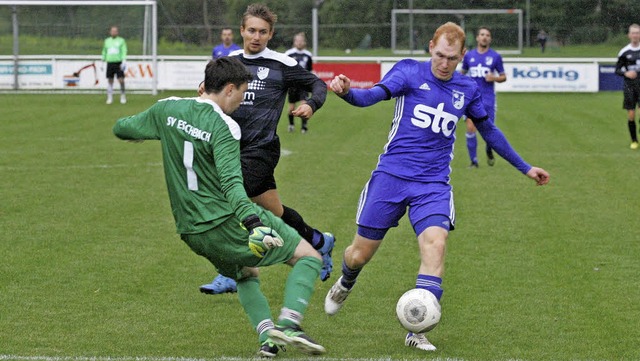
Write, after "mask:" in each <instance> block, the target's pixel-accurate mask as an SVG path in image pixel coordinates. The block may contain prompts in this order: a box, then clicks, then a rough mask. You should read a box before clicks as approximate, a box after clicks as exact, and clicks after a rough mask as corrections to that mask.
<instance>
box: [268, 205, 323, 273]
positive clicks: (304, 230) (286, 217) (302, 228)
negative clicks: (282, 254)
mask: <svg viewBox="0 0 640 361" xmlns="http://www.w3.org/2000/svg"><path fill="white" fill-rule="evenodd" d="M282 207H283V208H284V212H283V213H282V217H280V218H282V220H283V221H284V223H286V224H288V225H289V226H291V227H293V229H295V230H296V231H298V233H299V234H300V235H301V236H302V238H304V239H306V240H307V241H308V242H309V243H310V244H311V246H313V248H315V249H316V250H317V251H318V252H319V253H320V255H321V256H322V270H321V271H320V279H321V280H322V281H323V282H324V281H326V280H328V279H329V277H330V276H331V271H332V270H333V260H332V259H331V252H332V251H333V246H334V244H335V242H336V239H335V237H334V236H333V234H331V233H329V232H325V233H321V232H320V231H318V230H317V229H315V228H313V227H311V226H309V225H308V224H307V223H306V222H305V221H304V219H302V216H301V215H300V214H299V213H298V212H297V211H296V210H295V209H293V208H290V207H287V206H285V205H282Z"/></svg>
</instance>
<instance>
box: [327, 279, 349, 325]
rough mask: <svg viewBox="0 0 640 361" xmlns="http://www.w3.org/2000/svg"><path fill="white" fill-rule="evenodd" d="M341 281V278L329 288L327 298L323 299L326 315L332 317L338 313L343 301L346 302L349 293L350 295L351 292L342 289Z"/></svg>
mask: <svg viewBox="0 0 640 361" xmlns="http://www.w3.org/2000/svg"><path fill="white" fill-rule="evenodd" d="M341 281H342V276H340V278H338V280H337V281H336V283H334V284H333V286H331V289H330V290H329V293H327V297H325V298H324V312H325V313H326V314H327V315H331V316H333V315H335V314H336V313H338V311H340V308H341V307H342V304H343V303H344V300H346V299H347V296H349V293H351V290H350V289H347V288H346V287H344V286H343V285H342V282H341Z"/></svg>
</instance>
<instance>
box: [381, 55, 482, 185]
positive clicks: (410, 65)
mask: <svg viewBox="0 0 640 361" xmlns="http://www.w3.org/2000/svg"><path fill="white" fill-rule="evenodd" d="M376 86H379V87H382V88H383V89H385V91H386V92H387V98H397V99H396V107H395V114H394V118H393V123H392V126H391V131H390V133H389V141H388V143H387V144H386V145H385V147H384V152H383V153H382V154H381V155H380V159H379V162H378V170H380V171H383V172H385V173H389V174H392V175H395V176H397V177H400V178H403V179H408V180H414V181H427V182H430V181H441V182H448V181H449V173H451V169H450V167H449V164H450V163H451V159H453V143H454V141H455V130H456V123H457V122H458V120H459V119H460V118H461V117H462V116H463V115H466V116H468V117H470V118H472V119H476V120H483V119H486V117H487V112H486V111H485V107H484V105H483V104H482V99H481V97H480V91H479V90H478V86H477V85H476V83H475V82H474V81H473V80H472V79H470V78H469V77H467V76H464V75H462V74H460V73H457V72H455V73H454V74H453V77H452V78H451V79H449V80H447V81H443V80H440V79H438V78H436V77H435V76H434V75H433V74H432V72H431V62H430V61H427V62H418V61H415V60H411V59H406V60H402V61H400V62H398V63H397V64H396V65H394V67H393V68H392V69H391V70H390V71H389V72H388V73H387V74H386V75H385V76H384V78H383V79H382V80H381V81H380V83H378V84H376Z"/></svg>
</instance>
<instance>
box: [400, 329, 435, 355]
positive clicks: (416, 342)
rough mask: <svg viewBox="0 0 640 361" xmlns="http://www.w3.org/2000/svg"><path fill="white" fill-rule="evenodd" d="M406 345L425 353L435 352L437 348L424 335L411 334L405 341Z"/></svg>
mask: <svg viewBox="0 0 640 361" xmlns="http://www.w3.org/2000/svg"><path fill="white" fill-rule="evenodd" d="M404 345H405V346H409V347H415V348H417V349H420V350H424V351H435V350H436V347H435V346H434V345H432V344H431V342H429V340H427V338H426V337H425V335H424V334H421V333H413V332H409V333H408V334H407V337H405V339H404Z"/></svg>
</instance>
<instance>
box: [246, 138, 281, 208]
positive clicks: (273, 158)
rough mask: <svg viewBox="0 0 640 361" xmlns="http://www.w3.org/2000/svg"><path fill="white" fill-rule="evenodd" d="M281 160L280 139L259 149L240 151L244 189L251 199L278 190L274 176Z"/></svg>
mask: <svg viewBox="0 0 640 361" xmlns="http://www.w3.org/2000/svg"><path fill="white" fill-rule="evenodd" d="M279 160H280V140H279V139H275V140H274V141H272V142H270V143H267V144H265V145H261V146H260V147H259V148H244V149H241V150H240V162H241V163H242V178H244V189H245V191H246V192H247V195H248V196H249V198H252V197H255V196H259V195H261V194H262V193H264V192H266V191H268V190H270V189H276V179H275V177H274V175H273V174H274V172H275V169H276V165H278V161H279Z"/></svg>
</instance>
